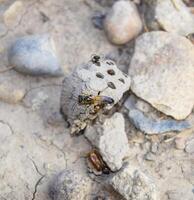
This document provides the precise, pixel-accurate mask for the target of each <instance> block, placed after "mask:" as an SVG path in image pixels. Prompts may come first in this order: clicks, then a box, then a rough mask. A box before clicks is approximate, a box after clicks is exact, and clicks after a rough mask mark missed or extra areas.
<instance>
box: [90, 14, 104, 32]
mask: <svg viewBox="0 0 194 200" xmlns="http://www.w3.org/2000/svg"><path fill="white" fill-rule="evenodd" d="M105 16H106V15H105V14H104V13H101V12H96V13H95V14H94V15H93V16H92V23H93V25H94V27H95V28H98V29H100V30H102V29H103V22H104V19H105Z"/></svg>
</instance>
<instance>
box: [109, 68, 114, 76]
mask: <svg viewBox="0 0 194 200" xmlns="http://www.w3.org/2000/svg"><path fill="white" fill-rule="evenodd" d="M107 73H108V74H110V75H111V76H113V75H115V71H114V70H113V69H109V70H107Z"/></svg>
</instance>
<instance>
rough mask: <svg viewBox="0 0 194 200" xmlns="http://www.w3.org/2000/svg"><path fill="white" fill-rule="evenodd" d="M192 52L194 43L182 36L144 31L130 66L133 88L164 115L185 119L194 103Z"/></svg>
mask: <svg viewBox="0 0 194 200" xmlns="http://www.w3.org/2000/svg"><path fill="white" fill-rule="evenodd" d="M193 55H194V47H193V45H192V44H191V42H190V41H189V40H187V39H186V38H184V37H182V36H178V35H175V34H170V33H166V32H162V31H154V32H149V33H144V34H143V35H141V36H140V37H139V38H138V39H137V40H136V46H135V53H134V56H133V58H132V61H131V64H130V68H129V74H130V75H131V76H132V85H131V89H132V91H133V92H134V93H135V94H136V95H137V96H138V97H140V98H142V99H143V100H145V101H147V102H148V103H150V104H151V105H152V106H153V107H155V108H156V109H158V110H159V111H161V112H163V113H165V114H166V115H170V116H172V117H174V118H175V119H178V120H180V119H185V118H186V117H187V116H188V115H189V114H190V113H191V110H192V108H193V105H194V93H193V88H194V79H193V76H194V56H193Z"/></svg>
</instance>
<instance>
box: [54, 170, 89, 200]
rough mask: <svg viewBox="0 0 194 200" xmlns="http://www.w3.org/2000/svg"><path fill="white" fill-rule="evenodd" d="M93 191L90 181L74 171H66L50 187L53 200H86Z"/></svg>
mask: <svg viewBox="0 0 194 200" xmlns="http://www.w3.org/2000/svg"><path fill="white" fill-rule="evenodd" d="M90 189H91V181H90V179H88V178H86V177H83V176H82V175H80V174H79V173H78V172H76V171H74V170H69V169H67V170H64V171H62V172H61V173H60V174H59V175H58V176H57V177H56V180H55V182H54V184H53V185H52V186H51V187H50V196H51V198H52V199H53V200H78V199H79V200H85V199H87V195H88V194H89V192H90Z"/></svg>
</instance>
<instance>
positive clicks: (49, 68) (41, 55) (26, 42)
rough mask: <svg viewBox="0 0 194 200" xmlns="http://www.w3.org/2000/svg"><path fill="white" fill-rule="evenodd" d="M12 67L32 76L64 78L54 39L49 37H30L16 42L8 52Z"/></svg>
mask: <svg viewBox="0 0 194 200" xmlns="http://www.w3.org/2000/svg"><path fill="white" fill-rule="evenodd" d="M8 59H9V63H10V65H11V66H14V69H15V70H16V71H18V72H21V73H24V74H26V75H32V76H53V77H56V76H62V75H63V71H62V69H61V67H60V64H59V60H58V58H57V55H56V48H55V44H54V41H53V39H52V38H51V37H50V36H49V35H46V34H45V35H29V36H25V37H22V38H19V39H17V40H16V42H15V43H14V44H13V45H12V46H11V48H10V49H9V52H8Z"/></svg>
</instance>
